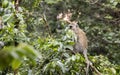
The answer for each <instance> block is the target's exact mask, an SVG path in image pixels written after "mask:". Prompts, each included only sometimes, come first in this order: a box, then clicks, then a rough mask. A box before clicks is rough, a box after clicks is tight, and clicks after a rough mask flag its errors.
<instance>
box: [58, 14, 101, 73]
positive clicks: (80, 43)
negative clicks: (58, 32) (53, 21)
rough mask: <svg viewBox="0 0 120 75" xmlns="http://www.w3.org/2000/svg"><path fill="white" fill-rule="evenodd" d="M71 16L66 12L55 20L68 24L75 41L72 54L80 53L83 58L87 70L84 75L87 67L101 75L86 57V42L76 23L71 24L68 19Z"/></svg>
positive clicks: (83, 33) (84, 35) (85, 37)
mask: <svg viewBox="0 0 120 75" xmlns="http://www.w3.org/2000/svg"><path fill="white" fill-rule="evenodd" d="M71 16H72V13H70V12H68V13H66V14H64V15H63V14H62V13H60V14H59V15H58V16H57V19H62V20H63V21H65V22H67V23H69V25H68V26H69V28H70V29H71V30H72V31H73V32H74V33H75V35H76V37H77V40H75V44H74V46H73V48H74V50H73V52H74V53H75V54H76V53H82V54H83V55H84V57H85V60H86V64H87V68H86V75H89V67H91V68H92V69H93V70H94V71H95V72H96V73H97V75H101V73H100V72H99V71H98V70H97V69H96V68H95V67H94V66H93V65H92V62H91V61H89V59H88V57H87V47H88V40H87V36H86V34H85V32H84V31H83V30H82V29H80V28H79V26H78V24H77V22H76V21H73V22H71V21H70V18H71Z"/></svg>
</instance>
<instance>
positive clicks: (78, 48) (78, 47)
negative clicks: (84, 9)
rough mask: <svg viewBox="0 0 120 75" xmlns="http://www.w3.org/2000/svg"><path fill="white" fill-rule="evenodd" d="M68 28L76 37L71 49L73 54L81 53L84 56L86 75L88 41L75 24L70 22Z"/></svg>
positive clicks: (87, 70)
mask: <svg viewBox="0 0 120 75" xmlns="http://www.w3.org/2000/svg"><path fill="white" fill-rule="evenodd" d="M68 26H69V28H70V29H71V30H72V31H73V32H74V33H75V35H76V37H77V40H75V44H74V46H73V49H74V50H73V52H74V53H75V54H76V53H82V54H83V55H84V57H85V60H86V63H87V68H86V75H88V72H89V64H90V62H89V60H88V57H87V47H88V40H87V37H86V34H85V32H84V31H83V30H82V29H80V28H79V26H78V24H77V23H76V22H71V23H70V24H69V25H68Z"/></svg>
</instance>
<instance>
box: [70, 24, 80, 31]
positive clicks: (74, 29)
mask: <svg viewBox="0 0 120 75" xmlns="http://www.w3.org/2000/svg"><path fill="white" fill-rule="evenodd" d="M68 26H69V28H70V29H71V30H73V31H76V30H77V29H78V28H79V26H78V24H77V23H76V22H72V23H70V24H69V25H68Z"/></svg>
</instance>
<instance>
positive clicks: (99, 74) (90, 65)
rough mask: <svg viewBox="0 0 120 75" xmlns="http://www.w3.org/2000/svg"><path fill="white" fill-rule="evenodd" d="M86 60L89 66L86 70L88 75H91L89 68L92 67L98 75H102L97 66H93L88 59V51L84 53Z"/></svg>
mask: <svg viewBox="0 0 120 75" xmlns="http://www.w3.org/2000/svg"><path fill="white" fill-rule="evenodd" d="M83 54H84V57H85V60H86V64H87V68H86V75H89V67H91V68H92V69H93V70H94V71H95V72H96V73H97V75H102V74H101V73H100V72H99V71H98V70H97V68H96V67H95V66H93V64H92V62H91V61H90V60H89V59H88V57H87V50H84V51H83Z"/></svg>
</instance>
